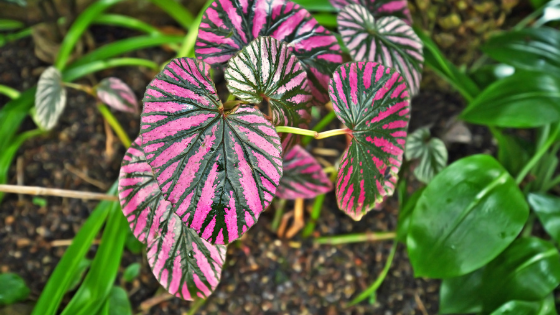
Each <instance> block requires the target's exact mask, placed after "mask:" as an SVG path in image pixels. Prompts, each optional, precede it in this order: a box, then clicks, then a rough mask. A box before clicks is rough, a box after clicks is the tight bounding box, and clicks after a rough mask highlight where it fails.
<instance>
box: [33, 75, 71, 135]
mask: <svg viewBox="0 0 560 315" xmlns="http://www.w3.org/2000/svg"><path fill="white" fill-rule="evenodd" d="M65 106H66V89H65V88H64V86H63V85H62V74H61V73H60V71H58V70H57V69H56V68H55V67H49V68H47V70H45V72H43V73H42V74H41V77H40V78H39V83H38V84H37V92H36V94H35V108H36V109H37V123H39V124H40V125H41V126H40V127H41V128H43V129H45V130H51V129H52V128H53V127H54V126H55V125H56V123H57V122H58V118H59V117H60V115H61V114H62V111H63V110H64V107H65Z"/></svg>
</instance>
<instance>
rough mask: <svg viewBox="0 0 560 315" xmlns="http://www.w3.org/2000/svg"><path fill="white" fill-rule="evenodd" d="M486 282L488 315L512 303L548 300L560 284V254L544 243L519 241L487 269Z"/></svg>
mask: <svg viewBox="0 0 560 315" xmlns="http://www.w3.org/2000/svg"><path fill="white" fill-rule="evenodd" d="M482 282H483V283H484V286H483V288H482V297H483V305H484V307H483V309H484V312H486V313H488V312H490V311H492V310H494V309H496V308H497V307H499V306H500V305H502V304H503V303H505V302H507V301H510V300H524V301H534V300H541V299H544V298H545V297H546V296H547V295H548V294H550V292H552V290H553V289H554V288H556V287H557V286H558V284H559V283H560V254H559V253H558V250H557V249H556V248H555V247H554V246H553V245H552V244H550V243H548V242H546V241H544V240H542V239H539V238H536V237H527V238H520V239H517V240H515V242H513V244H511V246H509V247H508V248H507V249H506V250H505V251H504V252H503V253H501V254H500V255H499V256H498V257H497V258H496V259H495V260H494V261H492V262H491V263H490V264H488V266H486V269H485V271H484V275H483V278H482Z"/></svg>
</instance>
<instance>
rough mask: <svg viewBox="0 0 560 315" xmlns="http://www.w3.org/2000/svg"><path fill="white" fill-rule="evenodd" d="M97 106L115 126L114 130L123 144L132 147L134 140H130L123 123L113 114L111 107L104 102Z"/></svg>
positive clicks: (111, 124) (113, 126)
mask: <svg viewBox="0 0 560 315" xmlns="http://www.w3.org/2000/svg"><path fill="white" fill-rule="evenodd" d="M97 108H99V112H101V115H103V118H105V120H107V122H108V123H109V125H110V126H111V128H113V130H114V131H115V133H116V134H117V137H119V139H120V140H121V142H122V144H123V145H124V146H125V147H126V148H128V147H130V144H131V143H132V141H130V138H129V137H128V135H127V134H126V132H125V131H124V129H123V127H122V126H121V124H120V123H119V121H118V120H117V118H116V117H115V116H114V115H113V113H111V111H110V110H109V108H108V107H107V106H105V104H103V103H99V104H98V106H97Z"/></svg>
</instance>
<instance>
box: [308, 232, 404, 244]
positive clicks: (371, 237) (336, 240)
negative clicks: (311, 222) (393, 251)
mask: <svg viewBox="0 0 560 315" xmlns="http://www.w3.org/2000/svg"><path fill="white" fill-rule="evenodd" d="M396 236H397V233H395V232H378V233H372V232H366V233H360V234H346V235H336V236H324V237H318V238H316V239H315V240H314V241H313V242H314V243H315V244H322V245H340V244H351V243H361V242H375V241H385V240H392V239H395V237H396Z"/></svg>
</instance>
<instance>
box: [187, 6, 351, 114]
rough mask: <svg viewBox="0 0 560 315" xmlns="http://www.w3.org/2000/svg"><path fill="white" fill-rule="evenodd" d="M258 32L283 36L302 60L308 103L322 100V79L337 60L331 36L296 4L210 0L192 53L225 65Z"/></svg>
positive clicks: (324, 94)
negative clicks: (308, 97) (306, 80)
mask: <svg viewBox="0 0 560 315" xmlns="http://www.w3.org/2000/svg"><path fill="white" fill-rule="evenodd" d="M259 36H271V37H273V38H275V39H277V40H280V41H284V42H286V43H287V44H288V46H289V47H290V49H291V51H292V53H293V54H294V55H295V56H296V57H297V58H298V59H299V60H300V61H301V62H302V64H303V66H304V68H305V70H306V71H307V75H308V78H309V80H310V85H311V86H310V87H311V92H312V93H313V96H314V100H313V101H314V104H324V103H326V102H327V101H328V97H327V85H328V82H329V78H330V77H331V74H332V73H333V71H334V70H335V69H336V67H337V66H338V65H340V63H341V62H342V53H341V50H340V46H339V44H338V41H337V40H336V37H335V36H334V35H333V34H331V33H330V32H329V31H328V30H327V29H325V28H324V27H323V26H321V25H319V24H318V23H317V21H316V20H315V19H314V18H313V17H312V16H311V14H310V13H309V12H307V10H305V9H303V8H302V7H300V6H299V5H297V4H295V3H293V2H290V1H285V0H216V1H214V3H212V5H211V6H210V7H209V8H208V9H207V10H206V12H205V13H204V16H203V18H202V23H201V24H200V30H199V34H198V40H197V42H196V47H195V51H196V55H197V57H198V58H199V59H201V60H203V61H205V62H207V63H210V64H212V65H216V66H226V64H227V62H228V60H230V59H231V58H232V57H233V56H234V55H235V54H236V53H237V52H238V51H240V50H241V49H242V48H243V47H245V46H247V45H248V44H249V43H251V42H252V41H253V40H255V39H256V38H258V37H259Z"/></svg>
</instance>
